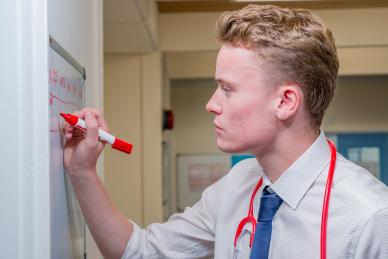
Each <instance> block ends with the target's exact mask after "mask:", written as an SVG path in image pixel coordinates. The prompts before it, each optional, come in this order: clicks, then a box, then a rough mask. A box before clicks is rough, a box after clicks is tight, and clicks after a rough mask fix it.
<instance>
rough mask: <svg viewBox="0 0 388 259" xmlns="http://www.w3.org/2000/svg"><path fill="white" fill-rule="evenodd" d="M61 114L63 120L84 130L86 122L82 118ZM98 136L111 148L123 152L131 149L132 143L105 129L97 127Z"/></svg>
mask: <svg viewBox="0 0 388 259" xmlns="http://www.w3.org/2000/svg"><path fill="white" fill-rule="evenodd" d="M61 116H62V117H63V118H64V119H65V121H66V122H67V123H69V124H71V125H73V126H76V127H78V128H81V129H84V130H86V123H85V121H84V120H82V119H80V118H78V117H77V116H75V115H72V114H67V113H61ZM98 136H99V137H100V140H103V141H106V142H107V143H109V144H110V145H112V148H114V149H117V150H120V151H122V152H124V153H127V154H130V153H131V151H132V145H131V144H129V143H128V142H126V141H124V140H121V139H119V138H116V137H115V136H113V135H111V134H109V133H108V132H106V131H103V130H102V129H98Z"/></svg>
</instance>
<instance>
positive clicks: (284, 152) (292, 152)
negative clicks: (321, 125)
mask: <svg viewBox="0 0 388 259" xmlns="http://www.w3.org/2000/svg"><path fill="white" fill-rule="evenodd" d="M300 132H301V131H299V132H297V134H281V135H280V136H279V137H278V138H277V139H276V140H275V141H274V143H273V145H272V147H271V148H270V150H267V152H265V154H263V155H262V156H256V158H257V160H258V162H259V163H260V165H261V166H262V167H263V169H264V172H265V173H266V175H267V176H268V178H269V180H270V181H271V182H275V181H276V180H277V179H279V177H280V176H281V175H282V174H283V173H284V172H285V171H286V170H287V169H288V168H289V167H290V166H291V165H292V164H293V163H294V162H295V161H296V160H297V159H298V158H299V157H300V156H301V155H302V154H303V153H304V152H305V151H306V150H307V149H308V148H309V147H310V146H311V145H312V144H313V143H314V141H315V140H316V139H317V138H318V137H319V134H320V131H319V130H316V131H315V132H310V134H306V132H304V133H303V134H300Z"/></svg>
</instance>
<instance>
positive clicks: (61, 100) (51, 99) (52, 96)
mask: <svg viewBox="0 0 388 259" xmlns="http://www.w3.org/2000/svg"><path fill="white" fill-rule="evenodd" d="M49 95H50V96H49V105H50V108H51V106H52V105H53V101H54V100H56V101H58V102H60V103H63V104H68V105H73V106H75V107H76V108H78V109H81V106H80V105H79V104H78V103H75V102H68V101H65V100H63V99H61V98H60V97H58V96H56V95H54V94H53V93H51V92H50V93H49Z"/></svg>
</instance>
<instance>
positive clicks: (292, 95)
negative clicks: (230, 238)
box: [276, 84, 303, 121]
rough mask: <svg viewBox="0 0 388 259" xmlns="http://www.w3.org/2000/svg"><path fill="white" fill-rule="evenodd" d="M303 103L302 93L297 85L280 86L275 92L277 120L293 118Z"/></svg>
mask: <svg viewBox="0 0 388 259" xmlns="http://www.w3.org/2000/svg"><path fill="white" fill-rule="evenodd" d="M302 103H303V93H302V90H301V89H300V87H299V86H298V85H295V84H287V85H283V86H280V87H279V88H278V91H277V107H276V116H277V118H278V119H279V120H283V121H284V120H288V119H290V118H291V117H293V116H294V115H295V114H296V112H297V111H298V109H299V107H300V105H302Z"/></svg>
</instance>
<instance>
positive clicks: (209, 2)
mask: <svg viewBox="0 0 388 259" xmlns="http://www.w3.org/2000/svg"><path fill="white" fill-rule="evenodd" d="M157 3H158V8H159V12H160V13H184V12H222V11H228V10H234V9H239V8H241V7H243V6H245V5H246V4H248V3H259V4H275V5H278V6H284V7H293V8H309V9H333V8H368V7H388V0H304V1H303V0H302V1H300V0H288V1H276V0H272V1H271V0H270V1H265V0H263V1H260V0H258V1H240V2H239V1H238V0H237V1H233V0H197V1H193V0H157Z"/></svg>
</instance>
